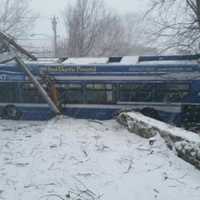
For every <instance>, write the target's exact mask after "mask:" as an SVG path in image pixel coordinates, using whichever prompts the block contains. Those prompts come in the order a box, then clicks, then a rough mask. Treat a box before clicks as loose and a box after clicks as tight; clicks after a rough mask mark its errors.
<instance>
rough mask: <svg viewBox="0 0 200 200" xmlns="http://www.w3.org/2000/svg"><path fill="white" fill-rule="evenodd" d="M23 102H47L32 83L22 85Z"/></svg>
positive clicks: (21, 100) (21, 98)
mask: <svg viewBox="0 0 200 200" xmlns="http://www.w3.org/2000/svg"><path fill="white" fill-rule="evenodd" d="M20 102H21V103H45V100H44V99H43V97H42V96H41V95H40V93H39V92H38V89H37V88H35V86H34V85H33V84H31V83H25V84H23V85H21V87H20Z"/></svg>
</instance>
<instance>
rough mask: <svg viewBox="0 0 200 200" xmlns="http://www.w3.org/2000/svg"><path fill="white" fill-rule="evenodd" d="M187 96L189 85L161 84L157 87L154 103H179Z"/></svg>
mask: <svg viewBox="0 0 200 200" xmlns="http://www.w3.org/2000/svg"><path fill="white" fill-rule="evenodd" d="M188 94H189V84H185V83H166V84H165V83H162V84H158V85H157V89H156V97H157V98H156V99H155V100H156V101H159V102H181V101H182V100H183V99H184V97H186V96H187V95H188Z"/></svg>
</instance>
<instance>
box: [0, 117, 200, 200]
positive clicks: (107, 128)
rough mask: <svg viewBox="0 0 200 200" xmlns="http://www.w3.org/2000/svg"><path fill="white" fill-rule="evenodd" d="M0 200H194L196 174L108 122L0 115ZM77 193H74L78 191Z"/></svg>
mask: <svg viewBox="0 0 200 200" xmlns="http://www.w3.org/2000/svg"><path fill="white" fill-rule="evenodd" d="M0 151H1V157H0V199H6V200H13V199H15V200H47V199H48V200H56V199H61V197H62V198H63V199H66V200H67V198H66V197H65V195H67V194H68V193H69V192H72V191H73V192H74V193H75V194H80V196H78V197H76V198H75V194H72V193H70V196H71V197H73V198H68V199H75V200H77V199H81V200H82V199H84V200H87V199H88V200H90V199H91V200H94V199H102V200H112V199H114V200H122V199H126V200H133V199H139V200H147V199H148V200H153V199H162V200H169V199H170V200H177V199H181V200H188V199H190V200H199V197H200V172H199V171H198V170H196V169H195V168H194V167H193V166H192V165H190V164H188V163H186V162H184V161H183V160H181V159H179V158H178V157H177V156H176V155H174V153H173V152H171V151H170V150H168V148H167V147H166V145H165V143H164V141H163V139H162V138H160V137H159V136H156V137H155V138H154V144H153V145H149V140H146V139H143V138H141V137H139V136H137V135H135V134H130V133H129V132H128V131H127V130H126V129H125V128H124V127H122V126H121V125H119V124H118V123H117V122H116V121H114V120H111V121H104V122H101V121H88V120H77V119H71V118H61V119H53V120H51V121H50V122H13V121H0ZM80 191H82V193H81V192H80Z"/></svg>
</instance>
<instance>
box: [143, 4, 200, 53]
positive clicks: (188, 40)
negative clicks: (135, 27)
mask: <svg viewBox="0 0 200 200" xmlns="http://www.w3.org/2000/svg"><path fill="white" fill-rule="evenodd" d="M151 1H152V7H151V8H150V9H149V10H148V12H147V13H148V14H147V15H146V17H149V13H150V14H152V15H153V17H154V19H155V20H154V21H153V23H154V30H152V33H153V34H152V35H153V38H154V39H153V40H152V41H154V42H155V41H156V40H157V41H158V40H159V41H160V42H161V43H162V45H163V48H162V50H163V51H166V50H172V49H173V50H176V51H177V50H178V51H187V52H196V51H198V50H199V44H200V0H151Z"/></svg>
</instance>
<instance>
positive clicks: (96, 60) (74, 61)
mask: <svg viewBox="0 0 200 200" xmlns="http://www.w3.org/2000/svg"><path fill="white" fill-rule="evenodd" d="M107 62H108V58H107V57H100V58H95V57H93V58H92V57H83V58H68V59H66V60H65V61H64V62H62V63H63V64H106V63H107Z"/></svg>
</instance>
